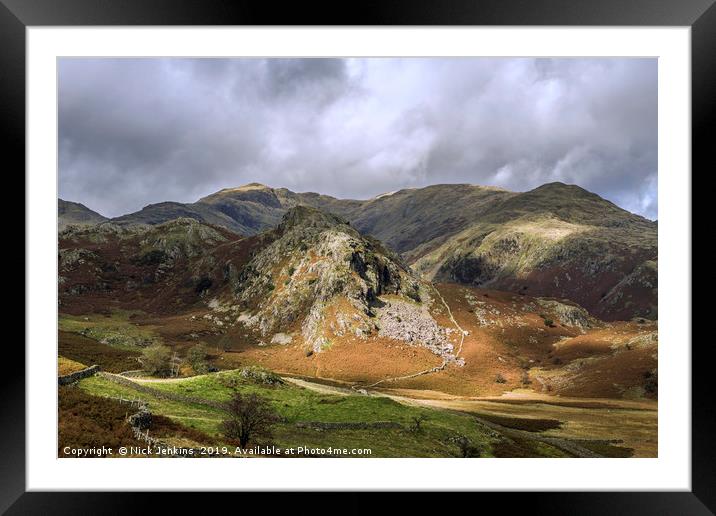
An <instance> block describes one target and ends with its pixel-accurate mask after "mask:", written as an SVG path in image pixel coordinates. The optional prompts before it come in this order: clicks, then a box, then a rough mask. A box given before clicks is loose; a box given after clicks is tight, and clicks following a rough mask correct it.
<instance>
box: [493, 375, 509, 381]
mask: <svg viewBox="0 0 716 516" xmlns="http://www.w3.org/2000/svg"><path fill="white" fill-rule="evenodd" d="M495 383H507V379H506V378H505V377H504V376H502V375H501V374H500V373H497V376H495Z"/></svg>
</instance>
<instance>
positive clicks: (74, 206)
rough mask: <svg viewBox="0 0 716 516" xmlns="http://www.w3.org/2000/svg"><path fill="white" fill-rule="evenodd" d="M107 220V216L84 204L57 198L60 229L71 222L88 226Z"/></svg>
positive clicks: (58, 226)
mask: <svg viewBox="0 0 716 516" xmlns="http://www.w3.org/2000/svg"><path fill="white" fill-rule="evenodd" d="M106 220H107V217H104V216H102V215H100V214H99V213H97V212H96V211H92V210H90V209H89V208H88V207H87V206H85V205H84V204H80V203H77V202H72V201H65V200H63V199H57V228H58V231H62V230H63V229H65V228H66V227H67V226H69V225H70V224H74V225H78V226H88V225H92V224H99V223H100V222H104V221H106Z"/></svg>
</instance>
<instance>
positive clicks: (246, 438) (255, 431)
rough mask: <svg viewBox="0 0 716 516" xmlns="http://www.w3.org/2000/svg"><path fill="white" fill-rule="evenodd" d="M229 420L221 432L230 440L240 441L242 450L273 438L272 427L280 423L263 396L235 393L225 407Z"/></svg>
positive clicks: (223, 423)
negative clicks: (255, 441) (250, 444)
mask: <svg viewBox="0 0 716 516" xmlns="http://www.w3.org/2000/svg"><path fill="white" fill-rule="evenodd" d="M225 410H226V413H227V414H228V416H229V417H228V419H225V420H224V421H222V423H221V430H222V432H223V433H224V435H225V436H226V437H228V438H229V439H238V440H239V444H240V446H241V447H242V448H246V445H247V444H248V443H249V442H251V441H254V440H255V439H258V438H264V439H268V438H271V427H272V426H273V425H274V424H275V423H277V422H278V421H279V419H280V418H279V416H278V414H277V413H276V411H275V410H274V409H273V408H272V407H271V405H269V403H268V401H266V400H265V399H264V398H262V397H261V396H258V395H256V394H249V395H248V396H245V395H243V394H241V393H240V392H236V393H234V395H233V396H232V397H231V399H230V400H229V401H228V402H227V403H226V406H225Z"/></svg>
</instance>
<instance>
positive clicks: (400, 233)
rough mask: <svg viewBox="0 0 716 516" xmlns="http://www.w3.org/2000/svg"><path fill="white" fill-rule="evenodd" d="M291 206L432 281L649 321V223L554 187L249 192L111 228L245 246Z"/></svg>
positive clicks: (169, 206) (652, 248)
mask: <svg viewBox="0 0 716 516" xmlns="http://www.w3.org/2000/svg"><path fill="white" fill-rule="evenodd" d="M298 206H308V207H311V208H314V209H318V210H321V211H323V212H327V213H332V214H335V215H337V216H339V217H341V218H343V219H345V220H346V221H347V222H349V223H350V225H351V226H352V227H353V228H355V229H356V230H357V231H358V232H360V233H361V234H362V235H364V236H371V237H374V238H376V239H378V240H380V241H381V242H383V243H384V244H385V246H386V247H387V248H389V249H391V250H392V251H394V252H395V253H397V254H398V255H400V257H401V259H402V260H404V261H405V262H406V263H407V264H408V265H410V266H411V267H412V268H413V269H414V270H416V271H417V272H418V273H419V274H421V275H422V276H423V278H425V279H426V280H429V281H441V282H445V281H448V282H457V283H462V284H467V285H474V286H484V287H489V288H496V289H501V290H508V291H513V292H519V293H523V294H524V293H527V292H530V293H531V294H533V295H538V296H550V297H557V298H567V299H571V300H573V301H576V302H578V303H580V304H581V305H583V306H584V307H585V308H587V309H588V310H590V311H591V312H593V313H594V314H595V315H598V316H599V317H601V318H604V319H607V320H610V319H630V318H632V317H647V318H652V319H655V318H657V308H656V296H657V290H656V289H657V287H656V283H657V275H658V266H657V264H658V253H657V228H658V225H657V223H656V222H652V221H649V220H648V219H646V218H644V217H641V216H639V215H636V214H633V213H630V212H628V211H627V210H624V209H622V208H620V207H619V206H617V205H615V204H614V203H612V202H610V201H607V200H605V199H603V198H602V197H600V196H598V195H597V194H594V193H592V192H589V191H587V190H585V189H583V188H581V187H579V186H577V185H568V184H564V183H561V182H553V183H546V184H544V185H541V186H539V187H537V188H535V189H533V190H529V191H527V192H510V191H507V190H504V189H501V188H496V187H483V186H479V185H468V184H457V185H456V184H437V185H430V186H427V187H423V188H410V189H402V190H398V191H395V192H389V193H387V194H382V195H379V196H377V197H374V198H372V199H367V200H350V199H337V198H334V197H331V196H328V195H322V194H319V193H315V192H304V193H296V192H292V191H291V190H288V189H286V188H271V187H268V186H266V185H263V184H260V183H249V184H247V185H243V186H240V187H236V188H226V189H222V190H220V191H218V192H215V193H213V194H210V195H207V196H204V197H202V198H201V199H199V200H198V201H197V202H195V203H189V204H183V203H175V202H165V203H157V204H153V205H149V206H147V207H145V208H143V209H142V210H140V211H139V212H135V213H133V214H127V215H123V216H121V217H117V218H114V219H111V221H112V223H114V224H118V225H132V224H151V225H156V224H161V223H164V222H167V221H170V220H174V219H177V218H191V219H194V220H197V221H199V222H202V223H205V224H209V225H213V226H218V227H223V228H226V229H228V230H229V231H232V232H234V233H236V234H238V235H241V236H244V237H250V236H254V235H258V234H261V233H263V232H266V231H270V230H272V229H274V228H276V227H278V226H279V225H280V224H281V221H282V218H283V217H284V215H285V214H286V213H287V212H288V211H289V210H291V209H293V208H295V207H298Z"/></svg>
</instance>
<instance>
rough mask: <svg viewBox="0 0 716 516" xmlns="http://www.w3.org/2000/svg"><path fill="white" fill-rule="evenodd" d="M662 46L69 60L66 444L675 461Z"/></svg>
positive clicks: (89, 454)
mask: <svg viewBox="0 0 716 516" xmlns="http://www.w3.org/2000/svg"><path fill="white" fill-rule="evenodd" d="M657 67H658V63H657V60H656V59H651V58H649V59H647V58H644V59H641V58H640V59H636V58H579V59H577V58H552V59H547V58H443V57H441V58H345V59H343V58H62V59H59V60H58V102H59V106H58V153H59V159H58V172H57V173H58V176H57V186H58V199H57V214H58V225H57V226H58V227H57V230H58V232H57V245H58V250H57V253H58V255H57V258H58V262H57V267H58V278H57V280H58V283H57V289H58V290H57V294H58V314H57V315H58V318H57V339H58V340H57V350H56V353H57V376H58V386H57V389H58V391H57V417H58V436H57V439H58V443H57V456H58V457H60V458H96V457H114V458H147V457H153V458H169V457H173V458H216V459H218V458H236V459H240V458H244V459H262V458H263V459H269V458H312V457H316V458H328V457H331V458H431V457H432V458H456V459H457V458H474V459H480V458H639V457H657V455H658V427H657V420H658V410H657V406H658V238H657V237H658V222H657V220H658V205H657V197H658V196H657V169H658V163H657V155H658V152H657V150H658V149H657V98H658V97H657V70H658V69H657ZM212 464H213V463H212Z"/></svg>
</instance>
